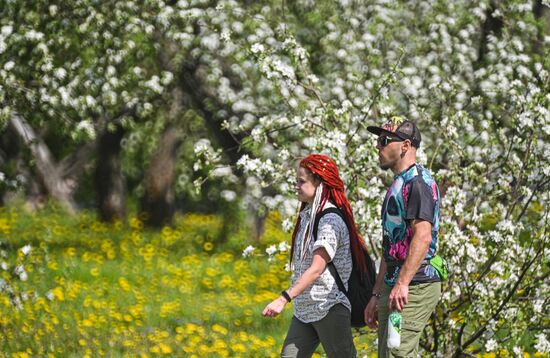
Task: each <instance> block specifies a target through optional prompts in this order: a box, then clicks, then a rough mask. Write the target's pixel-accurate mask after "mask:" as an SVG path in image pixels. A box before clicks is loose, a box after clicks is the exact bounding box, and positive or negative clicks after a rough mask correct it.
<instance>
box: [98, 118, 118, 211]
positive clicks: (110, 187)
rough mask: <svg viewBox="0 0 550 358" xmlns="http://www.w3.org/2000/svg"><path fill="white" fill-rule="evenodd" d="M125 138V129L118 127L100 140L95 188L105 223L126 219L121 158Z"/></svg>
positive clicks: (102, 135)
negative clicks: (122, 141)
mask: <svg viewBox="0 0 550 358" xmlns="http://www.w3.org/2000/svg"><path fill="white" fill-rule="evenodd" d="M123 136H124V129H123V128H122V127H121V126H120V125H117V126H116V129H115V130H114V131H109V130H106V131H105V132H104V133H102V134H101V135H100V137H99V139H98V147H97V148H98V151H97V154H98V156H97V164H96V171H95V186H96V191H97V200H98V216H99V218H100V219H101V220H103V221H114V220H117V219H124V218H125V217H126V183H125V180H124V176H123V175H122V163H121V158H120V151H121V145H120V142H121V140H122V137H123Z"/></svg>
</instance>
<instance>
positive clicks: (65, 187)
mask: <svg viewBox="0 0 550 358" xmlns="http://www.w3.org/2000/svg"><path fill="white" fill-rule="evenodd" d="M9 128H10V130H12V131H13V132H14V133H16V134H17V136H18V137H19V138H20V139H21V140H22V142H23V144H24V145H25V146H27V147H28V148H29V150H30V154H31V156H32V157H33V159H34V161H35V163H36V166H35V169H36V174H37V176H38V181H37V182H42V183H43V184H44V187H45V188H46V190H47V192H48V193H49V194H50V195H51V196H52V197H53V198H54V199H56V200H57V201H58V202H59V203H61V205H62V206H63V207H64V208H65V209H66V210H67V211H68V212H69V213H71V214H73V213H74V212H75V211H76V210H75V204H74V202H73V198H72V195H73V192H74V187H73V186H72V185H71V183H70V182H68V181H67V180H65V178H64V176H63V173H62V172H60V170H59V168H58V165H57V163H56V162H55V159H54V158H53V155H52V153H51V152H50V149H49V148H48V146H47V145H46V143H44V141H43V140H42V138H40V137H39V136H38V135H37V134H36V132H35V131H34V129H33V128H32V127H31V126H30V125H29V124H28V123H27V121H26V120H25V119H24V118H22V117H21V116H19V115H17V114H14V115H12V116H11V118H10V121H9Z"/></svg>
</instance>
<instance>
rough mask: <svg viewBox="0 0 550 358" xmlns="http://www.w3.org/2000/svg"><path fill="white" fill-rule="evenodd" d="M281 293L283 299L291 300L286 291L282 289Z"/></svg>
mask: <svg viewBox="0 0 550 358" xmlns="http://www.w3.org/2000/svg"><path fill="white" fill-rule="evenodd" d="M281 295H283V297H284V298H285V300H287V302H289V303H290V301H292V298H291V297H290V295H289V294H288V292H286V291H283V292H281Z"/></svg>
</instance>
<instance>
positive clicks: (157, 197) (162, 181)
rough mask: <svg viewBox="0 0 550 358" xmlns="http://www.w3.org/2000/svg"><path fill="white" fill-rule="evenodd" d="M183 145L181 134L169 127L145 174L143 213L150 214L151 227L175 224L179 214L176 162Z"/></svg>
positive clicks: (165, 130)
mask: <svg viewBox="0 0 550 358" xmlns="http://www.w3.org/2000/svg"><path fill="white" fill-rule="evenodd" d="M181 143H182V140H181V135H180V131H179V130H178V129H177V128H176V127H175V126H174V125H173V124H172V123H169V124H168V125H167V126H166V128H165V129H164V132H163V133H162V136H161V138H160V141H159V145H158V148H157V150H156V151H155V153H154V154H153V156H152V158H151V164H150V166H149V168H148V170H147V172H146V174H145V181H144V185H145V193H144V195H143V198H142V200H141V211H142V212H144V213H146V214H147V217H148V219H147V225H150V226H153V227H162V226H164V225H170V224H172V220H173V217H174V212H175V195H174V180H175V174H176V159H177V157H178V152H179V148H180V146H181Z"/></svg>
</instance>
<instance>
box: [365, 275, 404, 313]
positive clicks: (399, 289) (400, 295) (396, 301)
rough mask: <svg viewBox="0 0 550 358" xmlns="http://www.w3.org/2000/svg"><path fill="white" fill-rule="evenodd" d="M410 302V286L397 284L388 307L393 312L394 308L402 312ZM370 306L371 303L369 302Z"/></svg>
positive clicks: (392, 291)
mask: <svg viewBox="0 0 550 358" xmlns="http://www.w3.org/2000/svg"><path fill="white" fill-rule="evenodd" d="M371 301H372V300H371ZM408 302H409V286H408V285H404V284H401V283H399V282H398V283H396V284H395V286H393V288H392V290H391V293H390V297H389V299H388V307H389V309H390V310H392V309H393V308H394V307H395V308H396V309H397V310H398V311H399V312H401V311H402V310H403V308H405V305H406V304H407V303H408ZM369 304H370V302H369Z"/></svg>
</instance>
